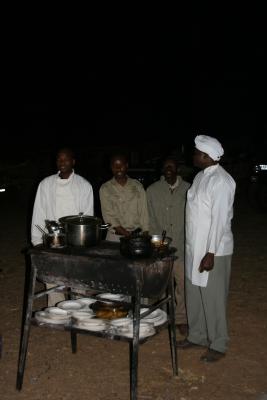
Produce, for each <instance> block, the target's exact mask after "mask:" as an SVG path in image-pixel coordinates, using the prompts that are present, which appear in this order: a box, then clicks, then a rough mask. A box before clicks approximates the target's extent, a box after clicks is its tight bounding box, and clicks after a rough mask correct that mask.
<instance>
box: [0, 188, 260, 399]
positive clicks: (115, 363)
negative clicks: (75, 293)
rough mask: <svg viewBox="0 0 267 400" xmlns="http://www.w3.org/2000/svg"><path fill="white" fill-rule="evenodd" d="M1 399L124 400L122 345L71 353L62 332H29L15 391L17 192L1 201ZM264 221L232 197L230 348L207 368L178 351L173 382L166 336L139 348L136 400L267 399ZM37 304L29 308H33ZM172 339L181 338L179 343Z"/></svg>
mask: <svg viewBox="0 0 267 400" xmlns="http://www.w3.org/2000/svg"><path fill="white" fill-rule="evenodd" d="M0 197H1V198H0V205H1V207H0V219H1V232H0V240H1V248H0V293H1V301H0V315H1V321H2V323H1V327H0V333H1V334H2V337H3V353H2V358H1V359H0V396H1V400H11V399H21V400H23V399H27V400H38V399H54V400H60V399H64V400H66V399H79V400H87V399H99V400H100V399H101V400H113V399H114V400H126V399H129V360H128V345H127V343H124V342H116V341H114V342H111V341H108V340H105V339H101V338H96V337H90V336H82V335H81V336H80V337H79V338H78V352H77V354H76V355H73V354H72V353H71V350H70V340H69V335H68V334H67V333H66V332H60V331H52V330H48V329H40V328H36V327H32V329H31V334H30V340H29V347H28V355H27V362H26V369H25V376H24V385H23V388H22V391H21V392H17V391H16V389H15V382H16V372H17V360H18V350H19V341H20V327H21V315H22V302H23V291H24V273H25V270H24V258H23V255H22V254H21V249H22V248H23V247H24V246H25V245H26V244H27V242H26V215H27V209H28V205H27V201H26V200H25V199H24V198H23V196H22V195H21V192H16V193H12V196H8V194H4V195H1V194H0ZM266 227H267V214H260V213H257V212H255V211H254V210H252V209H251V208H249V206H248V205H247V202H246V200H245V199H242V196H241V194H240V193H239V195H238V196H237V198H236V204H235V217H234V222H233V230H234V234H235V254H234V256H233V269H232V280H231V288H230V296H229V331H230V339H231V340H230V346H229V351H228V353H227V356H226V357H225V358H224V359H223V360H221V361H220V362H218V363H216V364H214V365H207V364H203V363H201V362H200V361H199V357H200V355H201V353H202V351H203V350H202V351H201V350H199V349H192V350H188V351H178V362H179V376H178V377H173V376H172V368H171V358H170V349H169V342H168V335H167V331H165V330H164V331H163V332H161V333H160V334H159V335H158V336H156V337H155V338H154V339H153V340H151V341H148V342H147V343H146V344H144V345H143V346H141V348H140V353H139V354H140V359H139V385H138V389H139V397H138V398H139V399H140V400H141V399H142V400H152V399H153V400H194V399H197V400H208V399H209V400H222V399H233V400H244V399H247V400H256V399H261V398H265V396H264V393H267V379H266V370H267V351H266V349H267V294H266V293H267V241H266ZM42 306H44V304H38V303H37V304H36V308H39V307H42ZM178 338H180V337H179V336H178Z"/></svg>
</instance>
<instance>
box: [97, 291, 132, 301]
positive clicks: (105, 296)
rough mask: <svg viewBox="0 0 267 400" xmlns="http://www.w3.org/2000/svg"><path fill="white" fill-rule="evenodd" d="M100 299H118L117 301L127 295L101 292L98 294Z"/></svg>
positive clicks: (122, 299)
mask: <svg viewBox="0 0 267 400" xmlns="http://www.w3.org/2000/svg"><path fill="white" fill-rule="evenodd" d="M96 297H97V298H98V299H102V300H110V301H112V300H117V301H124V300H125V296H124V295H123V294H116V293H101V294H98V295H97V296H96Z"/></svg>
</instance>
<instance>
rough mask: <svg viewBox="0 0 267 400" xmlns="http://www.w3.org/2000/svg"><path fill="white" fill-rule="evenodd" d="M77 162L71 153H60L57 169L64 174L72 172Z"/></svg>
mask: <svg viewBox="0 0 267 400" xmlns="http://www.w3.org/2000/svg"><path fill="white" fill-rule="evenodd" d="M74 165H75V160H74V158H73V157H72V155H71V154H70V153H69V152H60V153H58V155H57V168H58V170H59V171H60V172H61V173H62V174H68V173H71V172H72V169H73V167H74Z"/></svg>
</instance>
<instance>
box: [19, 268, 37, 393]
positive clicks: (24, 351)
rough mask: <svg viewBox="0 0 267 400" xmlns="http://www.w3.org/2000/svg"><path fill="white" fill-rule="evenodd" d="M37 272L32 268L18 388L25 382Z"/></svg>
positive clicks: (21, 344) (22, 330)
mask: <svg viewBox="0 0 267 400" xmlns="http://www.w3.org/2000/svg"><path fill="white" fill-rule="evenodd" d="M36 274H37V270H36V268H31V273H30V281H29V288H28V297H27V307H26V315H25V318H24V322H23V324H22V329H21V341H20V350H19V363H18V373H17V385H16V388H17V390H21V388H22V383H23V376H24V368H25V361H26V354H27V348H28V341H29V334H30V327H31V318H32V306H33V299H34V291H35V282H36Z"/></svg>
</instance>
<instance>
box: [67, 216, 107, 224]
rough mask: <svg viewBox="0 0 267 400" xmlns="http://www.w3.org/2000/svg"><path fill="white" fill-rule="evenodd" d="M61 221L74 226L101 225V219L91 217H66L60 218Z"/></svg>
mask: <svg viewBox="0 0 267 400" xmlns="http://www.w3.org/2000/svg"><path fill="white" fill-rule="evenodd" d="M59 221H60V222H61V223H63V224H66V223H67V224H72V225H99V224H101V219H100V218H97V217H93V216H91V215H67V216H65V217H62V218H59Z"/></svg>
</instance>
